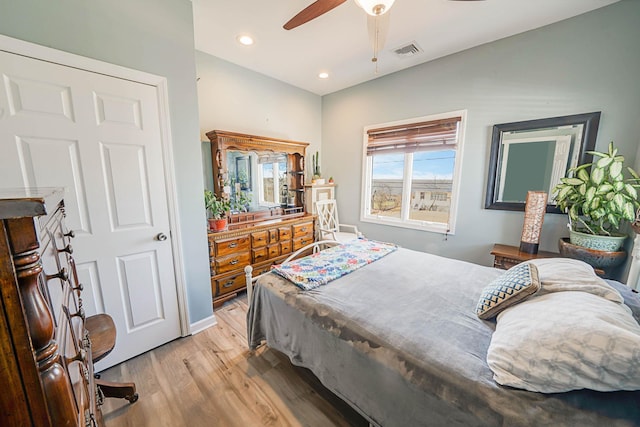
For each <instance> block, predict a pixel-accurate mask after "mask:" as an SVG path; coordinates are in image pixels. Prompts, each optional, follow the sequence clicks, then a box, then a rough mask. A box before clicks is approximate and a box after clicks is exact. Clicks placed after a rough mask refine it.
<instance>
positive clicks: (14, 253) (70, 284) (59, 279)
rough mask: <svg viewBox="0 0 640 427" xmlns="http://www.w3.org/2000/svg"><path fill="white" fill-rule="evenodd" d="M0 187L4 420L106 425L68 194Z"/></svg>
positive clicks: (0, 418) (0, 409) (0, 405)
mask: <svg viewBox="0 0 640 427" xmlns="http://www.w3.org/2000/svg"><path fill="white" fill-rule="evenodd" d="M28 193H29V194H26V192H24V191H22V192H3V193H0V221H1V222H0V263H1V266H0V345H1V346H2V347H1V349H0V384H2V387H3V390H2V392H0V425H2V426H38V427H40V426H53V427H61V426H101V425H103V422H102V415H101V412H100V407H99V404H98V400H99V399H98V391H97V388H96V386H95V383H94V375H93V363H92V356H91V342H90V340H89V337H88V334H87V332H86V329H85V326H84V320H85V316H84V311H83V309H82V299H81V291H82V286H81V285H80V284H79V283H78V281H77V276H76V274H75V273H76V272H75V264H74V261H73V258H72V255H71V254H72V252H73V250H72V247H71V244H70V238H72V237H73V232H71V231H69V230H67V229H66V228H65V225H64V203H63V201H62V198H61V195H62V193H60V192H56V191H53V190H31V191H29V192H28Z"/></svg>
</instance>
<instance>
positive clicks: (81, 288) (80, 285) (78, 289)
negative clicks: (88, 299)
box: [71, 283, 84, 292]
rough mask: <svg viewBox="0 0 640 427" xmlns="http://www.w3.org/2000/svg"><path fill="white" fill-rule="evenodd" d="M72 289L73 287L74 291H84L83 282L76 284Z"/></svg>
mask: <svg viewBox="0 0 640 427" xmlns="http://www.w3.org/2000/svg"><path fill="white" fill-rule="evenodd" d="M71 289H73V290H74V291H78V292H82V291H84V285H83V284H82V283H78V286H75V287H73V288H71Z"/></svg>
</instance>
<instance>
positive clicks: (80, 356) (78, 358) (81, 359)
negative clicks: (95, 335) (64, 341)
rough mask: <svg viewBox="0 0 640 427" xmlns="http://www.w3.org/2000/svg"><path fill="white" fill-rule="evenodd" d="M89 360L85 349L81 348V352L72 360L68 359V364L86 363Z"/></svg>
mask: <svg viewBox="0 0 640 427" xmlns="http://www.w3.org/2000/svg"><path fill="white" fill-rule="evenodd" d="M86 360H87V352H86V350H85V349H83V348H81V349H80V351H79V352H78V353H77V354H76V355H75V356H73V357H72V358H67V363H71V362H83V363H84V362H85V361H86Z"/></svg>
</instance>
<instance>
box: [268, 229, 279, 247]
mask: <svg viewBox="0 0 640 427" xmlns="http://www.w3.org/2000/svg"><path fill="white" fill-rule="evenodd" d="M277 242H278V229H277V228H272V229H271V230H269V244H270V245H271V244H273V243H277Z"/></svg>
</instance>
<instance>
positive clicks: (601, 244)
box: [569, 230, 627, 252]
mask: <svg viewBox="0 0 640 427" xmlns="http://www.w3.org/2000/svg"><path fill="white" fill-rule="evenodd" d="M626 239H627V236H626V235H624V236H597V235H595V234H587V233H582V232H580V231H573V230H569V240H570V242H571V244H573V245H576V246H583V247H585V248H589V249H596V250H600V251H607V252H616V251H619V250H620V248H621V247H622V245H623V244H624V241H625V240H626Z"/></svg>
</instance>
